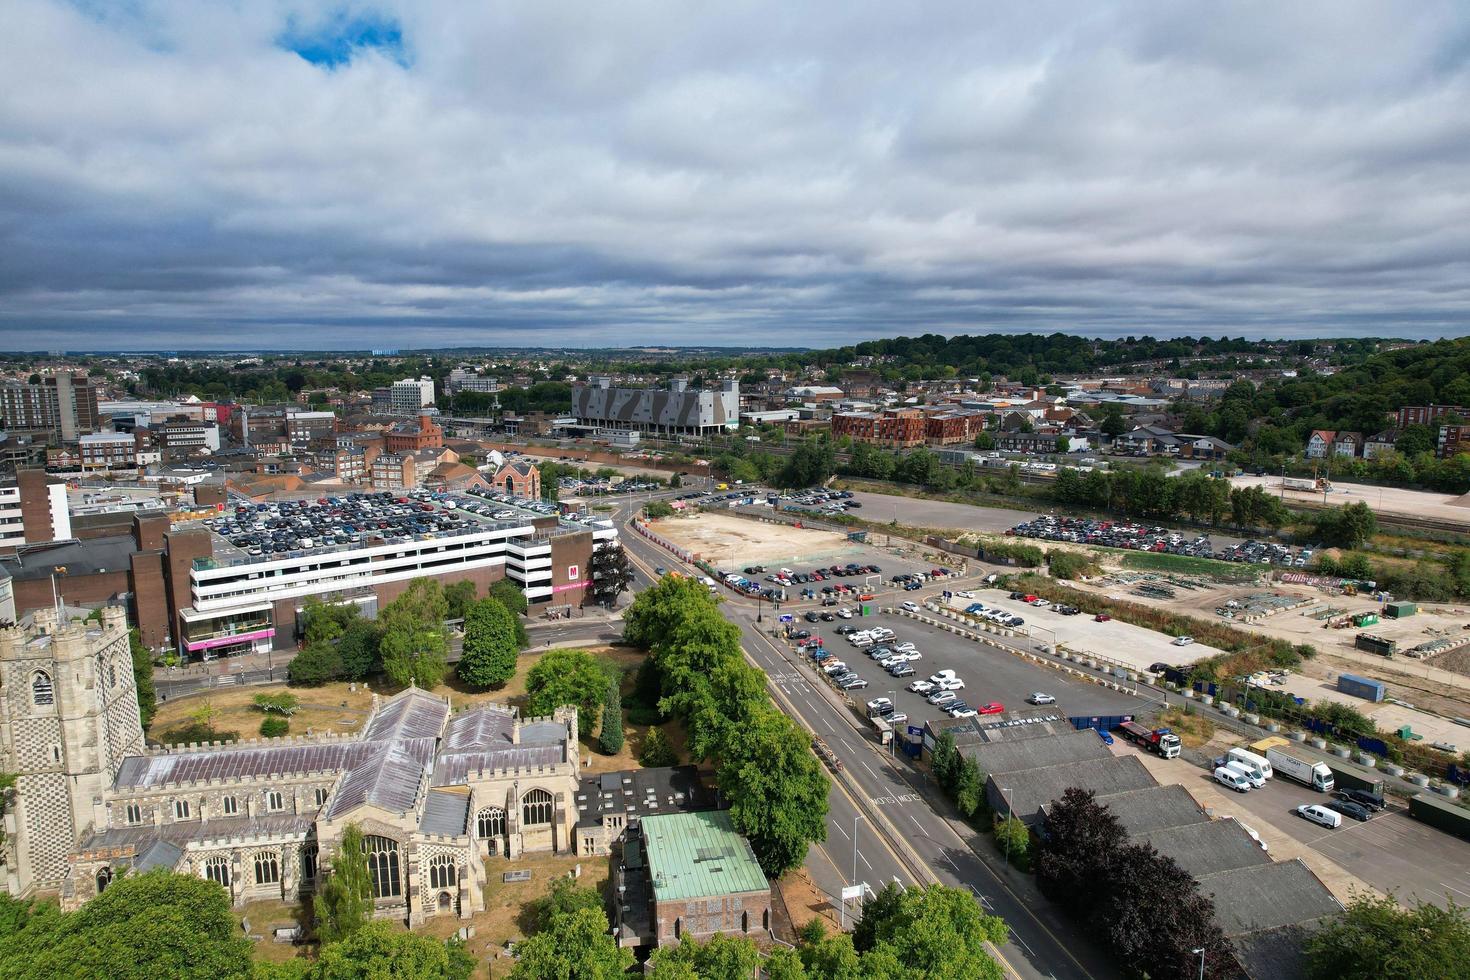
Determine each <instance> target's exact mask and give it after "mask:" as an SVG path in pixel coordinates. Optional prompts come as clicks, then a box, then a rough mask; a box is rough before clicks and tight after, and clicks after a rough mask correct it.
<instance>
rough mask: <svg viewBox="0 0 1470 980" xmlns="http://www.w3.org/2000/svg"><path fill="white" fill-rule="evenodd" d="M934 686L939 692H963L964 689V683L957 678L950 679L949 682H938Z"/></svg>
mask: <svg viewBox="0 0 1470 980" xmlns="http://www.w3.org/2000/svg"><path fill="white" fill-rule="evenodd" d="M934 686H935V687H937V688H939V689H940V690H941V691H963V690H964V689H965V682H964V681H962V680H960V679H959V678H958V677H951V678H950V679H949V680H947V681H940V682H939V683H938V684H936V685H934Z"/></svg>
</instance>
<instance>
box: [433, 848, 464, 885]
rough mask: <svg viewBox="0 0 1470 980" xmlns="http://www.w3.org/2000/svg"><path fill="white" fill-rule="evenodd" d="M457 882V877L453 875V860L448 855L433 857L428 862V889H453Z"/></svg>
mask: <svg viewBox="0 0 1470 980" xmlns="http://www.w3.org/2000/svg"><path fill="white" fill-rule="evenodd" d="M458 881H459V875H457V874H456V873H455V868H454V858H452V857H450V856H449V855H448V854H438V855H435V857H434V859H433V860H432V861H430V862H429V887H430V888H453V887H454V886H455V884H456V883H458Z"/></svg>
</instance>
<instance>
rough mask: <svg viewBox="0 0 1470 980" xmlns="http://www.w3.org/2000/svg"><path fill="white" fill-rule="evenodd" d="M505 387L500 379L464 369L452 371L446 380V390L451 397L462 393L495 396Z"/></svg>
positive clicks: (459, 368) (458, 368)
mask: <svg viewBox="0 0 1470 980" xmlns="http://www.w3.org/2000/svg"><path fill="white" fill-rule="evenodd" d="M503 387H504V386H503V385H501V383H500V379H499V378H491V377H487V376H485V375H482V374H479V373H477V372H475V371H467V370H465V369H464V368H462V367H457V368H455V369H454V370H452V371H450V372H449V376H448V377H447V378H445V379H444V390H445V392H446V393H448V394H451V395H454V394H458V393H459V392H461V391H476V392H479V393H480V394H483V395H493V394H495V393H496V392H497V391H500V390H502V388H503Z"/></svg>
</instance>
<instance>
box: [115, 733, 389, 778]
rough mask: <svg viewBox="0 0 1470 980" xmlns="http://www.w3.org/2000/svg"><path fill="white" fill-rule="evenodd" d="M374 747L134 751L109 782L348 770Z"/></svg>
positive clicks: (348, 744) (333, 745)
mask: <svg viewBox="0 0 1470 980" xmlns="http://www.w3.org/2000/svg"><path fill="white" fill-rule="evenodd" d="M377 751H381V745H374V744H372V743H366V742H329V743H324V744H321V745H279V746H261V745H255V746H247V747H241V748H221V749H210V750H207V751H202V752H179V753H174V754H170V755H134V756H129V757H128V758H126V759H124V760H123V763H122V765H121V766H119V767H118V771H117V779H116V780H115V782H114V785H115V786H116V788H118V789H148V788H154V787H158V786H166V785H170V784H174V783H190V782H201V781H204V780H210V779H259V778H263V777H266V776H273V775H287V774H291V773H302V772H326V771H340V770H342V769H351V768H353V767H354V766H356V765H357V764H358V763H360V762H361V761H362V760H363V759H366V758H368V757H369V756H371V755H373V754H374V753H375V752H377Z"/></svg>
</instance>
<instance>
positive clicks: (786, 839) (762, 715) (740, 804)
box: [718, 707, 829, 878]
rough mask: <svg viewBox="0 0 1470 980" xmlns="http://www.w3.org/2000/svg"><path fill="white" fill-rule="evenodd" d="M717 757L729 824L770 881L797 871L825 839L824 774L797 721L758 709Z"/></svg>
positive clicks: (735, 729) (730, 736) (733, 732)
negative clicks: (745, 841)
mask: <svg viewBox="0 0 1470 980" xmlns="http://www.w3.org/2000/svg"><path fill="white" fill-rule="evenodd" d="M719 758H720V765H719V775H718V783H719V785H720V788H721V790H723V792H724V794H725V796H726V798H727V799H729V800H730V816H731V820H732V822H733V823H734V826H735V829H736V830H737V831H739V832H740V833H742V834H744V835H745V836H746V837H748V838H750V846H751V848H752V849H753V850H754V851H755V856H756V859H757V860H758V861H760V865H761V868H762V869H763V870H764V871H765V873H766V874H767V875H768V876H769V877H772V878H777V877H780V876H781V875H783V874H785V873H786V872H787V871H790V870H791V869H792V868H794V867H797V866H798V865H800V864H801V863H802V862H803V861H805V860H806V852H807V848H808V847H809V846H810V845H811V844H813V843H816V842H819V841H824V840H826V839H827V823H826V821H827V792H828V788H829V784H828V781H827V773H826V772H825V771H824V770H823V769H822V766H821V763H819V762H818V761H817V757H816V756H815V755H813V754H812V748H811V736H809V735H808V734H807V733H806V731H805V730H803V729H802V728H801V727H800V726H799V725H797V724H796V722H794V721H792V720H791V719H790V718H789V717H787V716H786V715H783V714H781V713H780V712H779V711H777V710H776V709H775V708H773V707H763V708H761V709H760V710H758V711H757V712H755V714H754V715H753V717H752V718H751V719H750V720H749V722H747V723H746V724H744V725H740V726H734V727H732V728H731V729H730V730H729V731H728V733H727V737H726V739H725V741H724V744H723V745H722V746H721V747H720V752H719Z"/></svg>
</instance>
